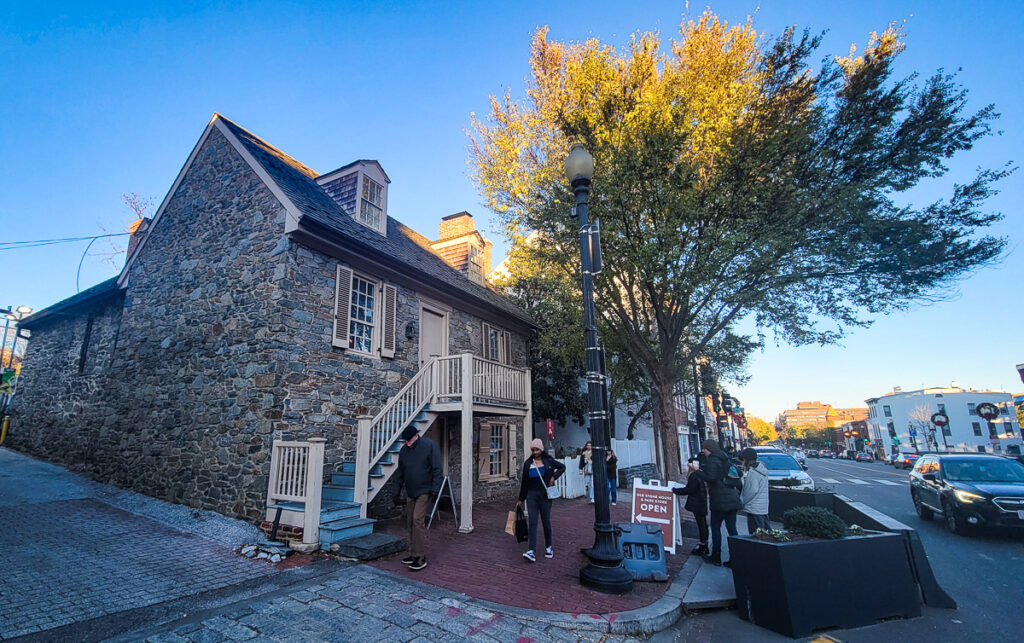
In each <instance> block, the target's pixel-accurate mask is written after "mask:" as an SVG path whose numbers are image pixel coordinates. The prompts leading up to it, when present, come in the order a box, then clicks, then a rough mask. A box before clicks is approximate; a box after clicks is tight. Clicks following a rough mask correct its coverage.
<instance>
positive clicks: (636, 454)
mask: <svg viewBox="0 0 1024 643" xmlns="http://www.w3.org/2000/svg"><path fill="white" fill-rule="evenodd" d="M612 449H613V450H614V451H615V455H616V457H618V459H619V469H624V468H626V467H635V466H636V465H638V464H647V463H648V462H653V461H654V459H653V458H652V457H651V442H650V440H612ZM559 462H561V463H562V464H564V465H565V473H564V474H563V475H562V477H560V478H559V479H558V482H557V483H556V484H557V485H558V488H559V490H561V492H562V497H563V498H580V497H582V496H584V495H586V492H587V490H586V483H585V481H584V478H583V474H582V473H581V472H580V457H579V456H576V457H574V458H561V459H559Z"/></svg>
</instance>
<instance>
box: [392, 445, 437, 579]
mask: <svg viewBox="0 0 1024 643" xmlns="http://www.w3.org/2000/svg"><path fill="white" fill-rule="evenodd" d="M402 442H404V443H405V445H404V446H403V447H402V450H401V451H399V452H398V470H397V471H396V472H395V488H396V489H397V492H396V493H399V494H401V493H402V492H403V491H404V492H405V495H406V496H407V497H408V498H409V501H408V502H407V503H406V505H405V520H406V523H407V525H408V527H409V556H407V557H405V558H403V559H402V562H403V563H405V564H406V565H408V566H409V569H411V570H413V571H419V570H421V569H423V568H424V567H426V566H427V553H426V540H427V524H426V520H427V503H428V502H430V496H431V495H437V494H438V493H439V492H440V490H441V481H442V480H443V479H444V474H443V473H442V471H441V452H440V451H439V450H438V448H437V445H436V444H434V441H433V440H431V439H430V438H427V437H422V436H420V434H419V431H417V430H416V427H415V426H407V427H405V430H404V431H402Z"/></svg>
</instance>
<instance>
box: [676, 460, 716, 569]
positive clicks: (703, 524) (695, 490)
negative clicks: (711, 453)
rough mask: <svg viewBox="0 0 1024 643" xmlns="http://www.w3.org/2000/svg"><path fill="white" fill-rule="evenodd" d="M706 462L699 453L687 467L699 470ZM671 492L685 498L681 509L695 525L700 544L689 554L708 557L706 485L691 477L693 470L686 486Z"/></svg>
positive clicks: (695, 477)
mask: <svg viewBox="0 0 1024 643" xmlns="http://www.w3.org/2000/svg"><path fill="white" fill-rule="evenodd" d="M706 460H707V457H706V456H705V455H704V454H703V453H701V454H700V455H697V456H695V457H692V458H690V459H689V461H688V465H689V464H695V465H697V468H698V469H699V468H700V467H701V466H702V464H703V462H705V461H706ZM672 491H673V493H675V494H676V495H678V496H686V504H684V505H683V509H686V510H687V511H689V512H690V513H692V514H693V520H694V522H696V523H697V536H698V537H699V538H700V544H698V545H697V546H696V547H694V548H693V549H692V550H691V551H690V553H691V554H693V555H695V556H708V555H710V554H711V552H710V551H709V550H708V490H707V485H705V484H704V482H703V481H702V480H701V479H700V477H699V476H695V475H693V470H692V469H691V470H690V474H689V475H688V476H687V478H686V486H685V487H676V488H675V489H673V490H672Z"/></svg>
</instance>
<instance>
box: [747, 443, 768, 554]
mask: <svg viewBox="0 0 1024 643" xmlns="http://www.w3.org/2000/svg"><path fill="white" fill-rule="evenodd" d="M740 455H741V456H742V457H743V488H742V489H741V490H740V507H741V508H742V510H743V511H745V512H746V513H747V532H748V533H751V534H752V533H754V532H755V531H757V530H758V529H769V528H770V525H769V523H768V467H766V466H764V462H759V461H758V459H757V451H755V450H754V449H751V448H750V447H747V448H746V449H743V452H742V453H741V454H740Z"/></svg>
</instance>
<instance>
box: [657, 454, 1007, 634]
mask: <svg viewBox="0 0 1024 643" xmlns="http://www.w3.org/2000/svg"><path fill="white" fill-rule="evenodd" d="M807 464H808V473H810V474H811V476H812V477H813V478H814V481H815V485H816V486H817V487H818V488H819V489H823V490H826V491H834V492H836V493H838V494H841V495H844V496H846V497H848V498H850V499H852V500H856V501H858V502H863V503H864V504H866V505H868V506H870V507H872V508H874V509H877V510H879V511H881V512H883V513H885V514H888V515H889V516H891V517H893V518H895V519H896V520H899V521H900V522H902V523H904V524H907V525H909V526H911V527H913V528H915V529H917V531H918V533H919V534H920V536H921V542H922V543H924V547H925V551H926V552H927V554H928V560H929V561H930V562H931V566H932V570H933V571H934V572H935V577H936V579H937V580H938V582H939V584H940V585H941V586H942V587H943V589H945V590H946V592H947V593H949V594H950V595H951V596H952V597H953V598H954V600H956V602H957V605H958V608H957V609H956V610H945V609H935V608H928V607H926V608H924V615H923V616H922V617H921V618H916V619H911V620H893V621H888V622H885V623H880V624H877V625H873V626H870V627H864V628H858V629H854V630H842V631H832V632H828V635H829V636H830V637H832V638H833V639H835V640H839V641H885V642H886V643H888V642H891V641H894V640H896V641H929V642H934V641H978V640H988V641H1019V640H1021V632H1024V610H1022V609H1021V606H1022V605H1024V537H1022V536H1021V535H1020V534H1007V533H992V532H979V533H974V534H972V535H970V536H957V535H955V534H953V533H951V532H949V531H948V530H947V529H946V527H945V525H944V523H943V522H942V520H941V519H933V520H930V521H924V520H921V519H920V518H919V517H918V516H917V513H916V512H915V511H914V505H913V502H912V501H911V499H910V483H909V479H908V472H907V471H902V470H897V469H894V468H892V467H890V466H887V465H885V464H882V463H881V462H872V463H868V462H852V461H849V460H819V459H809V460H808V461H807ZM850 598H851V600H856V597H855V596H851V597H850ZM654 640H657V641H684V640H701V641H729V642H730V643H732V642H741V641H773V640H780V641H782V640H791V639H787V638H784V637H780V636H778V635H775V634H773V633H772V632H769V631H767V630H764V629H761V628H759V627H756V626H754V625H751V624H749V623H746V622H744V621H741V620H740V619H739V618H738V617H737V616H736V613H735V612H734V611H732V610H728V611H717V612H707V613H703V614H697V615H691V616H689V617H688V618H683V619H681V620H680V621H679V622H678V623H676V625H675V626H673V628H671V629H670V630H668V631H666V632H663V633H661V634H659V635H656V636H655V637H654Z"/></svg>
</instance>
